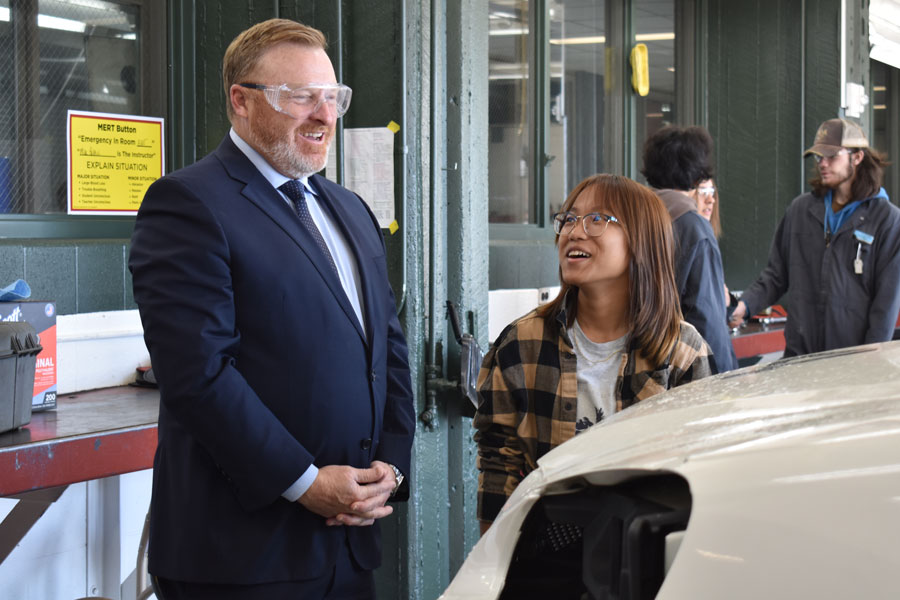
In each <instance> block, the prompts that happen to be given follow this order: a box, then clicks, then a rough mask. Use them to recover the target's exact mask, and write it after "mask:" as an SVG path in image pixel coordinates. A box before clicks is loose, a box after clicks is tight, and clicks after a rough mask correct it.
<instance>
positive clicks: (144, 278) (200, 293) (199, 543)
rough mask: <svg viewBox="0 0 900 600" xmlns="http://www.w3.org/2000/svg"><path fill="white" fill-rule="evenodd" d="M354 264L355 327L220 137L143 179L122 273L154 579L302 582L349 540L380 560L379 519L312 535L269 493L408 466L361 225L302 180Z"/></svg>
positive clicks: (396, 340)
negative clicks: (136, 334)
mask: <svg viewBox="0 0 900 600" xmlns="http://www.w3.org/2000/svg"><path fill="white" fill-rule="evenodd" d="M310 179H311V182H312V185H313V186H315V188H316V189H317V191H318V193H319V202H320V204H321V205H322V206H323V209H325V210H328V211H329V212H330V213H331V215H332V217H333V218H334V220H335V222H336V223H337V224H339V226H340V227H341V228H342V230H343V233H344V235H345V236H346V238H347V240H348V242H349V244H350V246H351V247H352V249H353V253H354V255H355V257H356V260H357V262H358V266H359V275H360V280H361V281H360V282H359V283H360V285H361V289H362V293H363V297H364V302H365V307H364V310H365V322H366V330H365V331H363V329H362V327H361V326H360V324H359V320H358V319H357V318H356V315H355V313H354V312H353V309H352V307H351V305H350V303H349V301H348V300H347V296H346V294H345V292H344V290H343V288H342V287H341V284H340V281H339V280H338V278H337V275H336V274H335V273H334V272H333V271H332V270H331V268H330V266H329V265H328V263H327V260H326V258H325V257H324V256H323V254H322V252H321V250H319V248H318V247H317V246H316V243H315V241H314V240H313V238H312V236H311V235H310V234H309V232H308V231H307V230H306V229H305V228H304V227H303V225H302V224H301V223H300V221H299V219H298V218H297V217H296V215H295V214H294V213H293V212H292V210H291V208H290V207H289V205H288V204H287V203H286V202H285V201H284V199H283V198H282V197H281V196H280V195H279V193H278V192H277V191H276V190H275V189H274V188H273V187H272V185H271V184H269V182H268V181H267V180H266V179H265V178H264V177H263V176H262V174H261V173H260V172H259V171H258V170H257V169H256V167H254V166H253V164H252V163H251V162H250V161H249V160H248V159H247V157H246V156H245V155H244V154H243V153H242V152H241V151H240V150H239V149H238V148H237V147H236V146H235V145H234V143H233V142H232V141H231V139H230V138H229V137H228V136H226V137H225V139H224V141H223V142H222V143H221V144H220V145H219V147H218V149H216V150H215V151H214V152H213V153H211V154H210V155H208V156H207V157H205V158H204V159H202V160H200V161H199V162H197V163H196V164H194V165H192V166H190V167H187V168H184V169H181V170H179V171H176V172H174V173H172V174H170V175H167V176H165V177H163V178H161V179H159V180H158V181H156V182H155V183H154V184H153V185H151V186H150V188H149V190H148V191H147V194H146V197H145V198H144V201H143V204H142V206H141V209H140V211H139V212H138V216H137V220H136V222H135V228H134V234H133V236H132V240H131V256H130V259H129V268H130V269H131V272H132V274H133V280H134V297H135V300H136V302H137V304H138V307H139V309H140V313H141V320H142V322H143V326H144V338H145V340H146V343H147V347H148V349H149V350H150V357H151V361H152V364H153V369H154V373H155V374H156V377H157V380H158V381H159V387H160V397H161V404H160V414H159V446H158V448H157V451H156V457H155V460H154V473H153V496H152V500H151V521H150V571H151V572H152V573H154V574H156V575H159V576H162V577H166V578H169V579H174V580H180V581H195V582H212V583H215V582H219V583H238V584H251V583H259V582H271V581H289V580H297V579H305V578H309V577H315V576H318V575H320V574H323V573H325V572H327V569H328V568H329V567H330V566H331V565H332V564H334V561H335V559H336V556H337V551H338V548H339V546H340V544H343V543H344V540H345V538H346V539H347V540H348V541H349V544H350V547H351V549H352V552H353V554H354V557H355V558H356V560H357V561H358V562H359V564H360V565H362V566H363V567H364V568H368V569H373V568H375V567H377V566H378V565H379V564H380V560H381V548H380V536H379V530H378V525H377V524H376V525H375V526H371V527H326V525H325V520H324V519H323V518H322V517H320V516H318V515H315V514H313V513H311V512H309V511H307V510H306V509H305V508H303V507H302V506H301V505H300V504H298V503H292V502H288V501H287V500H285V499H283V498H282V497H281V494H282V493H283V492H284V491H285V490H286V489H287V488H288V487H289V486H290V485H291V484H292V483H294V481H295V480H296V479H297V478H298V477H299V476H300V475H302V474H303V473H304V472H305V471H306V469H307V468H308V467H309V466H310V465H311V464H315V465H316V466H317V467H320V468H321V467H323V466H326V465H352V466H354V467H368V466H369V464H370V463H371V461H373V460H376V459H377V460H382V461H385V462H387V463H391V464H393V465H396V466H397V467H398V468H399V469H400V470H401V471H403V472H404V473H405V474H407V475H408V474H409V465H410V449H411V446H412V438H413V433H414V429H415V412H414V406H413V399H412V390H411V384H410V376H409V365H408V360H407V347H406V341H405V339H404V336H403V333H402V331H401V329H400V323H399V321H398V319H397V314H396V309H395V304H394V295H393V292H392V291H391V288H390V284H389V282H388V276H387V266H386V262H385V253H384V240H383V238H382V236H381V230H380V229H379V227H378V224H377V221H376V220H375V217H374V216H373V215H372V213H371V211H370V210H369V209H368V207H366V205H365V204H364V203H363V202H362V200H361V199H360V198H359V197H358V196H356V195H355V194H353V193H351V192H350V191H348V190H346V189H344V188H342V187H340V186H338V185H336V184H334V183H332V182H330V181H328V180H326V179H324V178H322V177H319V176H317V175H316V176H313V177H311V178H310Z"/></svg>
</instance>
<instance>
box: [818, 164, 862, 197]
mask: <svg viewBox="0 0 900 600" xmlns="http://www.w3.org/2000/svg"><path fill="white" fill-rule="evenodd" d="M855 175H856V165H854V164H853V163H852V162H851V163H850V164H849V165H848V167H847V175H846V177H844V178H843V179H841V180H840V181H838V182H837V183H834V184H831V185H829V186H827V187H828V189H830V190H836V189H838V188H839V187H841V185H843V184H844V182H846V181H852V180H853V177H854V176H855ZM819 177H820V178H821V175H820V176H819Z"/></svg>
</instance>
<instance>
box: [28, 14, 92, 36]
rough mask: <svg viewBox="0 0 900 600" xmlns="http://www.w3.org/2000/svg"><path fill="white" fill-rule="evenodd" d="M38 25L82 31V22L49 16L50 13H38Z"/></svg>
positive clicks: (46, 27)
mask: <svg viewBox="0 0 900 600" xmlns="http://www.w3.org/2000/svg"><path fill="white" fill-rule="evenodd" d="M38 27H43V28H44V29H59V30H62V31H74V32H75V33H84V23H83V22H81V21H73V20H72V19H62V18H60V17H51V16H50V15H38Z"/></svg>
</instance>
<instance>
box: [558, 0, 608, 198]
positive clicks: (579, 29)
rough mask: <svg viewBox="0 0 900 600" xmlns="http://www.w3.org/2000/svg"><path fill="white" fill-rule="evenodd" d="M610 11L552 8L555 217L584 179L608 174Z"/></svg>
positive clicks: (577, 5) (571, 5) (573, 1)
mask: <svg viewBox="0 0 900 600" xmlns="http://www.w3.org/2000/svg"><path fill="white" fill-rule="evenodd" d="M604 12H605V7H604V3H603V2H602V1H593V0H562V1H561V2H558V3H553V4H552V5H551V8H550V132H549V135H548V137H547V142H548V144H549V146H550V150H549V152H548V154H550V156H554V157H555V158H554V160H553V162H551V163H550V171H549V173H548V178H549V185H548V187H549V198H548V199H547V201H548V204H549V213H550V214H552V213H554V212H557V211H558V210H559V209H560V207H562V205H563V202H565V199H566V196H567V195H568V193H569V191H570V190H571V189H572V188H573V187H575V185H577V184H578V182H579V181H581V180H582V179H584V178H585V177H588V176H590V175H593V174H595V173H600V172H602V171H604V170H605V169H604V163H603V120H604V119H603V112H604V78H605V76H606V72H605V71H606V68H605V58H604V57H605V48H606V46H605V42H606V37H605V27H604Z"/></svg>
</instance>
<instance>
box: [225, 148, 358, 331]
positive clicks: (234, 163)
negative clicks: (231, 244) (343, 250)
mask: <svg viewBox="0 0 900 600" xmlns="http://www.w3.org/2000/svg"><path fill="white" fill-rule="evenodd" d="M216 153H217V155H218V157H219V160H221V161H222V164H223V165H224V167H225V170H226V171H227V172H228V174H229V175H231V177H233V178H234V179H235V180H237V181H240V182H242V183H244V184H245V186H244V188H243V189H242V190H241V194H242V195H243V196H244V197H245V198H247V199H248V200H249V201H250V202H252V203H253V204H254V205H255V206H256V207H257V208H259V210H260V211H261V212H262V213H263V214H265V215H266V216H267V217H268V218H269V219H271V220H272V221H273V222H274V223H275V225H276V226H278V227H279V228H281V229H282V230H283V231H284V232H285V233H286V234H287V235H288V236H290V237H291V239H292V240H294V242H295V243H296V244H297V246H299V247H300V250H301V251H302V252H303V253H304V254H306V256H307V257H308V258H309V261H310V262H311V263H312V264H313V266H314V267H315V269H316V271H318V272H319V275H320V276H321V277H322V279H323V280H324V282H325V285H326V286H327V287H328V289H329V290H330V291H331V294H332V295H333V296H334V298H335V299H336V300H337V303H338V305H339V306H340V307H341V309H342V310H343V311H344V313H345V314H346V316H347V318H348V319H350V320H351V321H352V322H353V324H354V325H355V327H356V331H357V333H359V335H360V337H361V338H362V340H363V342H366V341H367V338H366V335H365V332H363V330H362V327H360V324H359V319H357V318H356V313H355V312H354V311H353V307H352V306H351V305H350V301H349V300H348V299H347V293H346V292H345V291H344V287H343V286H342V285H341V282H340V280H339V279H338V277H337V275H336V274H335V273H334V271H333V270H332V269H331V265H329V264H328V259H327V258H326V257H325V256H324V255H323V254H322V251H321V250H320V249H319V247H318V245H317V244H316V241H315V239H313V237H312V234H311V233H309V230H307V229H306V227H304V226H303V224H302V223H301V222H300V219H299V218H297V215H296V213H294V211H293V210H291V208H290V206H288V203H287V202H286V201H285V200H284V198H282V197H281V194H279V193H278V191H277V190H276V189H275V188H273V187H272V185H271V184H270V183H269V181H268V180H267V179H266V178H265V177H263V175H262V173H260V172H259V170H257V168H256V167H254V166H253V163H251V162H250V160H249V159H248V158H247V157H246V156H244V153H243V152H241V151H240V149H238V147H237V146H235V145H234V142H232V141H231V138H230V136H227V135H226V136H225V139H224V140H223V141H222V143H221V144H220V145H219V147H218V149H217V150H216ZM316 189H317V191H318V188H316ZM345 235H346V232H345ZM348 239H350V238H349V236H348ZM354 251H355V252H357V249H356V248H355V247H354ZM357 255H358V253H357ZM360 272H362V269H360Z"/></svg>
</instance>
